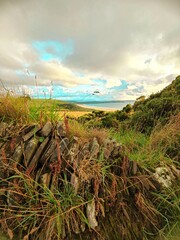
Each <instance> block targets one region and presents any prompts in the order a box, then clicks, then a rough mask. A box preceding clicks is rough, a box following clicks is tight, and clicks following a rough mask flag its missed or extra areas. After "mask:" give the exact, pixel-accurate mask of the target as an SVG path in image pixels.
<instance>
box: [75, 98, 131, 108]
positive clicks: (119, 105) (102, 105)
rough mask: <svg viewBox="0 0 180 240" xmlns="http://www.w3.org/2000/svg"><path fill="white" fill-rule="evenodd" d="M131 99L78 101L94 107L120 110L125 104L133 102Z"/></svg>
mask: <svg viewBox="0 0 180 240" xmlns="http://www.w3.org/2000/svg"><path fill="white" fill-rule="evenodd" d="M133 103H134V101H133V100H124V101H108V102H78V103H77V104H81V105H83V106H85V107H92V108H95V109H104V110H105V109H112V110H122V109H123V107H125V106H126V105H127V104H133Z"/></svg>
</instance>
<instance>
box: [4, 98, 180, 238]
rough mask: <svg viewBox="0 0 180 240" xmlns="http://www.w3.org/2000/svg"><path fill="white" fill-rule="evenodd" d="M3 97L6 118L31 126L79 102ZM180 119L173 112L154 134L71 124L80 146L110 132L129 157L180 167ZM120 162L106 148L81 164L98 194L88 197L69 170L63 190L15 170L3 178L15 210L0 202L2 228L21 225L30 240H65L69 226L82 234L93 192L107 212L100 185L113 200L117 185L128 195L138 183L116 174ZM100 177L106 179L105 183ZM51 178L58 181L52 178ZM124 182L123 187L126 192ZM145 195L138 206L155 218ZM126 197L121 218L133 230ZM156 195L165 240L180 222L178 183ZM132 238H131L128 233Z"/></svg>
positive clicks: (149, 165) (139, 197)
mask: <svg viewBox="0 0 180 240" xmlns="http://www.w3.org/2000/svg"><path fill="white" fill-rule="evenodd" d="M0 100H1V105H0V118H1V121H6V122H14V123H18V124H29V123H32V122H33V123H34V122H38V123H39V122H40V123H41V124H43V123H44V122H46V121H47V120H50V121H52V122H56V121H58V120H61V119H62V117H63V116H62V115H61V114H59V112H62V113H63V114H64V112H66V111H68V112H69V111H74V110H77V109H78V108H76V107H74V105H69V104H67V103H64V102H61V101H58V100H51V99H50V100H40V99H32V100H31V99H28V98H25V97H22V98H20V97H17V98H16V97H12V96H9V95H7V96H5V97H1V99H0ZM85 110H86V109H85ZM81 111H83V109H81ZM88 111H89V109H88ZM179 123H180V115H177V116H174V117H172V118H171V119H170V121H169V122H168V123H167V124H166V125H165V126H162V125H159V126H157V128H156V129H155V130H154V131H153V132H152V134H151V136H146V135H144V134H142V133H140V132H136V131H135V130H133V129H126V130H122V129H120V130H118V131H117V129H116V131H114V130H111V131H110V133H108V132H107V131H106V130H104V129H95V128H92V129H88V128H87V127H85V126H83V125H82V124H80V123H78V122H77V121H75V120H69V122H68V124H69V125H68V128H69V134H70V137H73V136H77V137H78V138H79V141H80V144H84V143H85V142H88V141H89V140H92V139H93V138H94V137H96V138H97V139H98V142H99V143H100V144H102V142H103V140H104V139H106V138H107V137H108V136H109V135H110V136H112V137H113V138H115V139H116V140H117V141H119V142H121V143H122V144H123V145H124V146H125V149H126V154H127V155H128V156H129V157H130V160H136V161H138V162H139V163H140V165H141V166H142V167H143V168H148V169H154V168H155V167H157V166H159V165H167V164H169V165H170V164H172V163H176V164H177V166H178V159H177V156H178V154H177V153H178V146H179V145H178V144H179V131H180V125H179ZM173 154H174V155H173ZM120 162H121V159H118V160H117V161H111V162H107V161H106V160H105V159H104V156H103V152H102V153H101V155H100V157H99V159H96V160H93V161H89V160H86V161H84V162H82V163H81V164H80V166H79V169H78V175H79V177H80V178H81V179H83V180H82V181H83V182H86V184H90V183H91V182H92V183H93V186H91V188H93V191H94V195H93V194H92V193H90V192H87V193H86V198H84V196H83V195H82V194H77V193H76V192H75V191H74V189H73V188H72V184H71V183H70V182H69V180H68V179H67V175H66V174H63V175H62V176H61V184H60V186H61V188H58V190H57V188H56V187H55V188H54V187H53V188H51V187H49V186H48V184H47V183H45V182H44V183H43V182H41V183H39V182H38V181H36V180H33V179H32V178H30V177H29V176H28V175H26V174H24V173H23V171H22V172H21V171H19V170H18V169H13V171H15V174H14V175H13V176H12V177H9V178H6V179H4V180H2V179H1V182H0V183H1V184H3V185H4V186H5V187H4V188H1V193H0V196H2V197H3V194H4V193H5V192H8V194H9V200H8V201H9V203H10V204H11V207H10V208H9V206H7V204H4V205H3V204H0V205H1V210H3V211H1V224H2V226H3V227H4V229H6V230H7V232H8V234H9V237H10V238H11V237H12V234H13V232H15V233H17V229H21V232H19V234H20V235H24V234H26V235H25V237H26V239H28V238H29V237H31V236H32V235H33V236H36V239H55V238H58V239H60V238H61V237H62V236H63V234H64V231H65V230H64V227H65V228H66V230H68V232H70V233H71V231H72V229H74V230H73V231H77V232H78V226H79V222H82V223H84V224H85V225H87V226H88V220H87V217H86V216H85V214H84V207H85V206H86V205H87V204H88V202H89V201H91V200H92V198H93V197H94V196H95V197H96V201H99V202H98V207H99V209H100V210H99V211H101V213H102V214H104V213H103V211H104V207H103V205H102V203H101V202H100V201H102V202H103V201H104V200H103V197H104V196H102V195H103V194H102V195H101V196H100V197H99V196H98V191H99V189H101V188H102V187H103V188H104V189H105V191H107V192H108V195H109V196H110V200H111V201H112V202H113V201H115V199H116V195H117V187H118V186H119V188H120V189H121V190H120V191H122V192H123V191H124V192H126V193H128V194H129V192H128V191H129V188H131V187H132V186H134V185H135V183H134V182H133V180H132V179H133V178H132V179H130V180H128V181H129V182H130V181H132V183H130V187H127V186H125V184H127V182H126V181H127V176H124V179H123V177H122V178H121V177H120V178H118V177H117V176H115V174H113V173H112V169H114V168H115V167H118V168H119V164H120ZM123 167H124V168H125V167H126V166H125V165H123V166H121V167H120V169H121V170H122V171H123ZM9 170H10V169H9ZM100 179H102V183H100ZM51 181H53V177H52V176H51ZM58 181H59V180H58ZM138 181H139V180H138ZM140 181H141V180H140ZM142 182H143V180H142ZM122 186H124V187H123V188H124V189H123V190H122ZM137 189H138V187H137V188H136V190H137ZM86 190H87V189H86ZM138 190H139V189H138ZM83 191H85V189H83ZM143 194H144V192H143V193H141V194H139V195H137V201H136V202H137V203H138V204H139V205H137V206H136V207H139V209H140V211H142V214H144V215H145V213H146V211H149V212H148V214H149V216H150V213H151V205H148V202H145V201H144V200H146V199H145V196H146V195H143ZM11 196H13V198H12V197H11ZM121 196H123V197H125V198H126V200H123V199H122V197H120V203H122V206H121V208H122V209H121V212H123V213H124V215H123V214H122V219H125V220H126V221H125V220H123V221H124V224H127V226H126V227H127V228H129V225H128V221H130V219H131V213H130V212H131V209H130V207H128V208H126V202H124V201H127V202H128V198H127V196H126V195H121ZM106 197H107V196H106ZM154 199H156V202H155V204H156V206H157V209H156V211H157V212H158V214H159V215H161V217H162V219H163V220H162V222H163V224H162V225H163V227H162V228H159V232H160V237H162V238H164V239H166V236H167V235H165V233H167V232H169V235H170V236H171V232H172V230H173V226H174V228H175V227H176V228H177V226H178V222H179V221H180V218H179V215H180V208H179V203H180V202H179V199H180V198H179V186H178V185H177V186H175V185H174V186H173V187H172V188H170V189H166V190H164V191H161V192H158V193H157V192H156V193H154ZM121 201H122V202H121ZM146 203H147V204H146ZM130 205H131V202H129V205H128V206H130ZM143 211H144V212H143ZM136 217H137V216H136ZM128 218H129V220H128ZM152 218H153V216H152ZM123 221H122V222H123ZM142 225H143V222H142ZM121 227H122V226H121ZM7 228H8V229H7ZM122 230H123V229H122ZM150 235H152V233H150ZM150 235H149V236H150ZM167 237H168V236H167ZM128 239H130V238H129V236H128ZM167 239H168V238H167Z"/></svg>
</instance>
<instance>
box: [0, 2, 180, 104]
mask: <svg viewBox="0 0 180 240" xmlns="http://www.w3.org/2000/svg"><path fill="white" fill-rule="evenodd" d="M179 16H180V0H151V1H150V0H126V1H125V0H76V1H75V0H38V1H37V0H0V80H1V83H0V84H1V85H2V86H1V88H8V89H11V90H12V91H16V93H20V94H22V93H23V94H30V95H31V96H32V97H40V98H49V97H53V98H58V99H62V100H70V101H106V100H108V101H110V100H134V99H136V98H137V97H139V96H142V95H145V96H149V95H150V94H152V93H155V92H157V91H160V90H162V89H163V88H164V87H165V86H167V85H168V84H169V83H171V81H172V80H173V79H175V77H176V76H177V75H179V74H180V17H179Z"/></svg>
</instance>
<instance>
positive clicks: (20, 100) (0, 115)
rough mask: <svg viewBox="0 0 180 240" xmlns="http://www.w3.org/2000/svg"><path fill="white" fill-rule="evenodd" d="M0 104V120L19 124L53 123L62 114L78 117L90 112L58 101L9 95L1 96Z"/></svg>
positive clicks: (60, 117)
mask: <svg viewBox="0 0 180 240" xmlns="http://www.w3.org/2000/svg"><path fill="white" fill-rule="evenodd" d="M0 103H1V104H0V120H1V121H6V122H14V123H20V124H22V123H23V124H26V123H35V122H41V123H44V122H46V121H47V120H50V121H52V122H55V121H58V120H60V119H62V117H63V114H64V113H67V115H70V116H71V114H72V112H73V114H72V115H73V116H76V117H78V116H79V115H83V114H85V113H87V112H91V111H92V110H91V109H88V108H83V107H80V106H77V105H75V104H73V103H66V102H63V101H60V100H53V99H30V98H28V97H16V96H11V95H9V94H6V95H4V96H1V97H0ZM70 112H71V113H70ZM73 116H72V117H73Z"/></svg>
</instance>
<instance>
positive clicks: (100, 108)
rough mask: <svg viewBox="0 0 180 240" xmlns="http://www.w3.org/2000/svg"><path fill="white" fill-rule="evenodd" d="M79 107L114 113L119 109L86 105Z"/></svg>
mask: <svg viewBox="0 0 180 240" xmlns="http://www.w3.org/2000/svg"><path fill="white" fill-rule="evenodd" d="M76 105H77V106H79V107H83V108H90V109H92V108H93V109H95V110H100V111H106V112H114V111H116V110H117V109H112V108H105V107H97V106H87V105H84V104H76Z"/></svg>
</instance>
